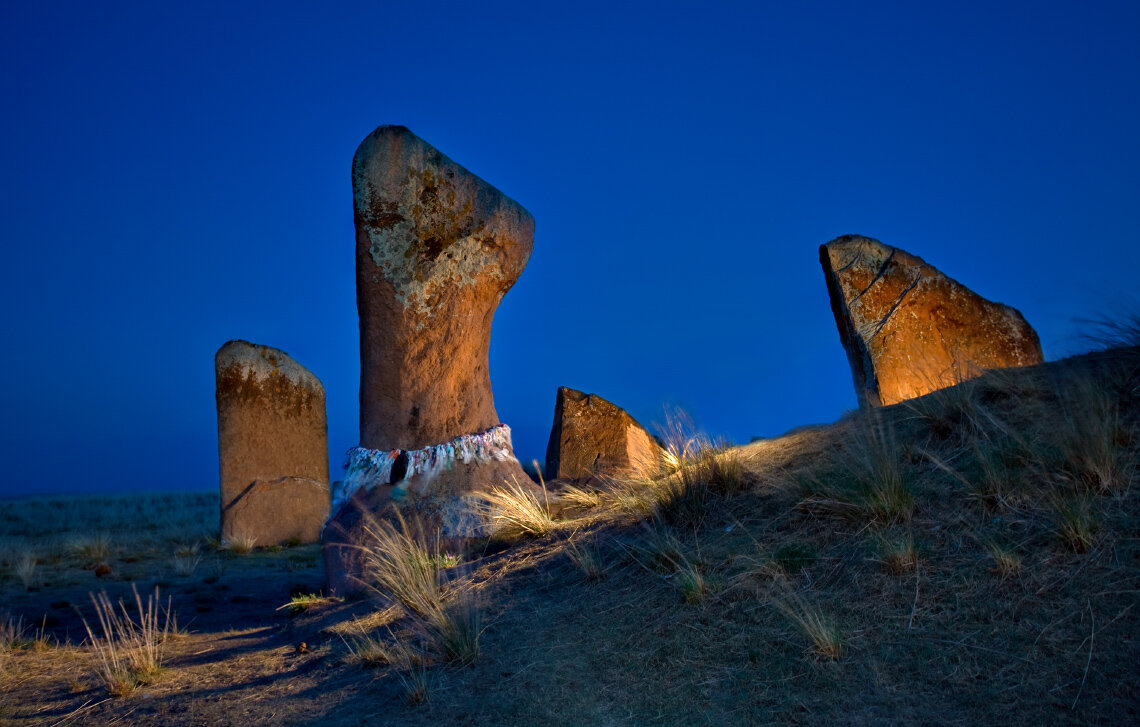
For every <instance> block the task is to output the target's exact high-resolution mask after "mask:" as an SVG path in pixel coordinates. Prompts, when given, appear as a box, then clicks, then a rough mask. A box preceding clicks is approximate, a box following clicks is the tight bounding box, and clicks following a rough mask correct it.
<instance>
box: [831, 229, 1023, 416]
mask: <svg viewBox="0 0 1140 727" xmlns="http://www.w3.org/2000/svg"><path fill="white" fill-rule="evenodd" d="M819 258H820V262H821V264H822V265H823V273H824V277H825V279H826V281H827V292H828V294H829V295H830V297H831V310H832V312H833V313H834V314H835V323H836V325H837V327H838V328H839V338H840V340H841V341H842V343H843V348H844V349H845V350H846V352H847V360H848V362H849V363H850V365H851V374H852V376H853V378H854V380H855V390H856V393H857V394H858V396H859V401H860V404H862V405H869V406H880V405H884V406H885V405H888V404H894V403H897V402H900V401H905V400H907V399H912V398H914V397H916V396H921V395H923V394H927V393H929V392H931V391H935V390H937V389H941V388H944V387H946V386H952V385H954V384H957V383H960V382H961V381H964V380H965V379H968V378H971V377H973V376H976V375H978V374H979V373H981V371H982V370H984V369H991V368H1004V367H1008V366H1029V365H1031V364H1037V363H1041V362H1042V361H1043V356H1042V354H1041V343H1040V341H1039V340H1038V338H1037V334H1036V333H1035V332H1034V330H1033V329H1032V328H1031V327H1030V326H1029V324H1028V323H1026V321H1025V318H1024V317H1022V315H1021V313H1019V312H1018V311H1016V310H1015V309H1013V308H1011V307H1009V306H1007V305H1003V304H1001V303H993V302H991V301H988V300H986V299H985V298H983V297H981V296H980V295H978V294H976V293H974V292H973V291H971V290H970V289H969V288H967V287H965V286H964V285H962V284H961V283H959V282H957V281H956V280H953V279H951V278H949V277H947V276H945V275H943V274H942V273H940V272H939V271H938V270H936V269H935V268H934V267H933V266H931V265H929V264H928V263H926V262H925V261H924V260H923V259H922V258H920V257H916V256H914V255H911V254H910V253H907V252H905V251H903V250H900V249H898V248H895V247H890V246H889V245H884V244H883V243H881V242H879V241H878V240H873V239H871V238H868V237H861V236H858V235H845V236H843V237H839V238H836V239H834V240H832V241H831V242H829V243H827V244H826V245H822V246H820V248H819Z"/></svg>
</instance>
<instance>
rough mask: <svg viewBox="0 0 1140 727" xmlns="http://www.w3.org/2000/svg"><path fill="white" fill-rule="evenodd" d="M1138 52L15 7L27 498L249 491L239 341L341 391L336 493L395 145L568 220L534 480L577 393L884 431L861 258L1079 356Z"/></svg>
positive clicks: (832, 30)
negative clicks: (843, 275)
mask: <svg viewBox="0 0 1140 727" xmlns="http://www.w3.org/2000/svg"><path fill="white" fill-rule="evenodd" d="M1138 38H1140V4H1137V3H1136V2H1120V3H1097V2H1073V3H1056V2H1053V3H1048V2H1047V3H1042V2H1039V1H1038V2H1024V3H1022V2H1018V3H1012V2H1011V3H997V4H995V3H993V2H984V3H982V2H978V3H917V2H898V3H873V2H872V3H867V2H860V3H853V2H842V3H840V2H835V3H818V2H803V3H748V4H744V3H740V4H735V3H715V2H713V3H709V2H702V3H695V2H694V3H660V2H652V3H649V2H647V3H642V4H640V7H635V6H634V4H632V3H614V2H608V3H598V4H593V3H583V2H578V3H560V4H557V5H555V4H551V5H550V6H549V7H543V4H541V3H536V2H533V1H532V2H519V3H513V4H504V3H494V2H467V3H461V4H454V5H453V4H447V3H434V2H406V3H370V4H364V3H361V4H355V5H349V4H343V3H330V7H321V8H318V7H316V4H314V3H303V4H302V3H288V2H274V3H272V4H266V5H264V6H263V7H260V8H256V7H254V6H253V4H252V3H234V2H226V3H202V2H194V3H184V4H183V3H179V4H174V3H165V2H159V3H154V2H149V3H144V2H138V3H119V2H99V3H90V2H83V3H56V2H35V3H31V2H28V3H15V2H9V3H4V5H3V7H2V8H0V93H2V97H3V99H4V112H3V114H2V115H0V154H2V167H0V168H2V169H3V175H2V185H3V187H2V190H0V226H2V227H0V235H2V239H3V250H4V262H5V267H6V269H7V270H8V273H7V275H8V278H7V280H6V281H5V284H4V285H3V286H0V307H2V309H3V311H4V313H3V319H2V321H3V329H2V335H3V339H2V340H3V341H4V355H3V357H2V358H0V360H2V363H0V366H2V369H0V374H2V376H3V381H5V382H6V383H5V385H4V392H3V395H2V396H3V416H2V417H0V422H2V424H0V426H2V427H3V430H2V431H0V436H2V438H0V441H2V443H3V444H2V445H0V446H2V450H0V454H2V456H3V461H4V471H5V475H6V478H5V480H3V481H2V482H0V494H31V493H49V492H72V491H85V492H93V491H123V490H160V489H208V488H215V487H217V482H218V468H217V467H218V465H217V423H216V414H215V408H214V371H213V356H214V352H215V351H216V350H217V349H218V347H219V346H220V345H221V344H222V343H224V342H225V341H227V340H229V339H231V338H245V339H248V340H251V341H254V342H257V343H262V344H267V345H271V346H275V347H278V348H281V349H283V350H285V351H287V352H288V353H289V354H291V355H292V356H294V357H295V358H296V359H297V360H298V361H300V362H301V363H302V364H304V365H305V366H307V367H309V368H310V369H311V370H312V371H313V372H314V373H315V374H316V375H317V376H318V377H320V378H321V380H322V381H323V382H324V384H325V387H326V390H327V393H328V407H329V411H328V414H329V430H330V432H329V433H330V449H331V450H332V459H331V464H332V476H333V478H334V479H336V478H338V477H339V476H340V475H341V472H342V470H341V469H340V464H341V462H342V461H343V452H344V451H345V450H346V449H347V448H348V447H350V446H352V445H354V444H356V442H357V436H358V414H357V409H358V406H357V394H358V386H359V335H358V329H357V316H356V299H355V289H354V285H355V275H354V267H353V265H354V263H353V260H354V258H353V249H354V234H353V222H352V197H351V180H350V174H349V171H350V164H351V160H352V155H353V152H354V151H355V149H356V146H357V145H358V144H359V143H360V141H361V140H362V139H363V138H364V137H365V136H366V135H367V134H368V133H369V132H370V131H371V130H372V129H373V128H375V127H376V126H378V125H379V124H382V123H396V124H404V125H407V126H408V127H410V128H411V129H412V130H413V131H414V132H415V133H416V134H418V135H419V136H421V137H423V138H424V139H426V140H427V141H428V142H429V143H431V144H433V145H434V146H436V147H437V148H439V149H440V150H441V151H443V152H444V153H445V154H447V155H448V156H450V157H451V158H452V159H454V160H455V161H457V162H458V163H460V164H462V165H464V166H465V167H467V168H468V169H470V170H471V171H473V172H475V173H476V174H478V175H479V176H481V177H483V178H484V179H486V180H487V181H489V182H490V183H491V184H494V185H495V186H497V187H498V188H499V189H501V190H502V191H503V192H505V193H506V194H507V195H509V196H511V197H513V198H514V199H516V200H518V201H519V202H520V203H521V204H522V205H523V206H524V207H526V208H527V209H528V210H529V211H530V212H531V213H532V214H533V215H534V217H535V220H536V239H535V246H534V253H533V255H532V257H531V260H530V264H529V266H528V267H527V269H526V270H525V271H524V273H523V275H522V277H521V278H520V279H519V281H518V283H517V284H516V286H515V288H514V289H513V290H512V291H511V292H510V293H509V294H508V295H507V297H506V299H505V300H504V302H503V304H502V305H501V306H500V308H499V310H498V314H497V315H496V317H495V327H494V334H493V337H492V345H491V375H492V380H493V382H494V387H495V401H496V405H497V409H498V412H499V415H500V417H501V418H502V420H503V421H504V422H506V423H508V424H510V425H511V426H512V428H513V429H514V435H515V444H516V450H517V453H518V455H519V457H520V459H524V460H527V459H530V458H540V459H541V458H542V456H543V454H544V451H545V446H546V439H547V437H548V435H549V431H550V424H551V417H552V414H553V405H554V393H555V389H556V387H557V386H559V385H567V386H572V387H574V388H578V389H583V390H586V391H590V392H595V393H598V394H600V395H602V396H604V397H606V398H608V399H610V400H611V401H614V402H615V403H617V404H619V405H621V406H623V407H625V408H626V409H628V410H629V411H630V412H631V413H632V414H633V415H634V416H635V417H637V418H638V419H639V420H641V421H642V422H643V423H645V424H647V425H649V424H652V423H653V422H655V421H660V420H661V419H662V407H663V405H665V404H669V405H675V406H680V407H682V408H684V409H686V410H688V411H689V412H690V413H691V414H692V416H693V417H694V419H695V420H696V421H697V422H698V424H699V425H700V426H701V427H703V428H704V429H705V430H707V431H708V432H710V433H711V434H714V435H724V436H726V437H728V438H729V439H732V440H735V441H737V442H746V441H748V440H749V438H751V437H753V436H757V435H764V436H771V435H776V434H779V433H781V432H783V431H785V430H787V429H789V428H792V427H794V426H797V425H801V424H806V423H813V422H821V421H830V420H833V419H835V418H836V417H838V416H839V415H840V414H841V413H843V412H844V411H845V410H847V409H850V408H852V407H854V406H855V396H854V390H853V387H852V384H851V377H850V374H849V372H848V368H847V361H846V358H845V356H844V353H843V349H842V347H841V346H840V343H839V336H838V334H837V333H836V330H835V323H834V320H833V318H832V315H831V311H830V308H829V306H828V300H827V293H826V290H825V288H824V282H823V276H822V273H821V272H820V268H819V262H818V253H817V248H818V246H819V245H820V244H821V243H824V242H827V241H828V240H830V239H832V238H834V237H836V236H838V235H841V234H844V233H858V234H864V235H868V236H871V237H876V238H878V239H880V240H882V241H883V242H886V243H887V244H891V245H896V246H899V247H902V248H904V249H906V250H908V251H910V252H912V253H914V254H917V255H920V256H922V257H924V258H926V259H927V260H928V261H929V262H931V263H932V264H934V265H935V266H937V267H938V268H940V269H941V270H942V271H943V272H945V273H947V274H949V275H951V276H952V277H955V278H957V279H958V280H960V281H961V282H963V283H965V284H966V285H967V286H969V287H971V288H972V289H974V290H976V291H977V292H979V293H981V294H982V295H984V296H986V297H988V298H990V299H992V300H998V301H1002V302H1004V303H1008V304H1010V305H1013V306H1014V307H1016V308H1018V309H1019V310H1021V311H1022V313H1024V314H1025V316H1026V318H1027V319H1028V320H1029V322H1030V323H1031V324H1032V325H1034V326H1035V327H1036V329H1037V331H1038V332H1039V334H1040V336H1041V339H1042V342H1043V344H1044V346H1045V353H1046V356H1047V357H1048V358H1051V359H1052V358H1057V357H1059V356H1062V355H1066V354H1068V353H1072V352H1075V351H1077V350H1079V347H1080V344H1079V342H1078V341H1077V340H1076V339H1077V335H1078V333H1079V332H1080V325H1079V324H1077V323H1076V322H1074V319H1077V318H1081V317H1090V316H1096V315H1098V314H1102V313H1107V312H1111V311H1112V310H1114V306H1119V305H1120V304H1121V302H1122V301H1127V300H1128V299H1129V297H1130V296H1132V295H1133V293H1134V291H1135V290H1136V286H1135V282H1134V280H1135V276H1136V271H1137V270H1138V269H1140V245H1138V244H1137V243H1138V242H1140V239H1138V234H1137V229H1140V220H1137V211H1138V210H1140V204H1138V201H1140V134H1138V133H1137V128H1138V121H1137V119H1138V118H1140V84H1138V76H1140V42H1138ZM1117 309H1118V308H1117Z"/></svg>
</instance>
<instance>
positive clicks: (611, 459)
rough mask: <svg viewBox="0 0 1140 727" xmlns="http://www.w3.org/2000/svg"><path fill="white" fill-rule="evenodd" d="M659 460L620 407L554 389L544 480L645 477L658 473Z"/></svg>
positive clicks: (648, 438) (654, 446)
mask: <svg viewBox="0 0 1140 727" xmlns="http://www.w3.org/2000/svg"><path fill="white" fill-rule="evenodd" d="M662 454H663V450H662V448H661V446H660V445H659V444H658V442H657V440H656V438H655V437H653V436H652V435H651V434H650V433H649V432H647V431H645V428H644V427H642V426H641V425H640V424H638V423H637V420H636V419H634V418H633V417H631V416H630V415H629V414H628V413H627V412H626V411H625V410H624V409H622V408H621V407H619V406H617V405H615V404H612V403H610V402H608V401H606V400H605V399H603V398H602V397H600V396H598V395H597V394H586V393H583V392H581V391H577V390H575V389H570V388H567V387H565V386H561V387H559V388H558V394H557V395H556V396H555V399H554V426H553V427H552V428H551V430H550V442H549V443H548V444H547V446H546V477H547V479H550V480H553V479H564V480H584V479H592V478H594V477H596V476H597V475H603V476H616V477H649V476H652V475H654V474H655V473H657V471H658V470H659V469H660V467H661V457H662Z"/></svg>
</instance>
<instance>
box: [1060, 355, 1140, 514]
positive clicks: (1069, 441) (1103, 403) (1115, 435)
mask: <svg viewBox="0 0 1140 727" xmlns="http://www.w3.org/2000/svg"><path fill="white" fill-rule="evenodd" d="M1059 398H1060V403H1061V409H1062V412H1063V414H1062V416H1061V421H1060V426H1059V427H1057V447H1058V449H1059V450H1060V458H1061V461H1062V462H1063V466H1064V468H1065V469H1066V471H1067V472H1068V473H1069V475H1070V477H1071V478H1072V479H1073V480H1074V481H1075V482H1076V483H1077V484H1078V485H1079V486H1081V487H1084V488H1086V489H1088V490H1090V491H1092V492H1095V493H1097V494H1102V495H1103V494H1109V493H1113V492H1119V491H1121V490H1123V489H1125V488H1126V487H1127V486H1128V485H1129V484H1130V480H1131V476H1132V472H1131V467H1130V464H1131V463H1130V461H1129V460H1128V459H1127V458H1126V457H1125V456H1124V455H1123V453H1124V450H1125V448H1126V447H1127V446H1128V445H1129V444H1131V442H1132V433H1131V432H1130V431H1129V430H1128V428H1127V427H1125V426H1124V421H1123V419H1122V417H1121V413H1120V405H1119V402H1118V400H1117V398H1116V396H1115V395H1114V394H1113V392H1112V391H1110V390H1108V388H1107V387H1105V386H1104V385H1102V384H1101V383H1100V382H1098V381H1097V380H1096V379H1095V378H1093V377H1092V376H1090V375H1084V376H1077V377H1074V378H1072V379H1071V380H1069V381H1068V382H1067V385H1066V386H1065V387H1064V388H1063V389H1062V391H1061V393H1060V397H1059Z"/></svg>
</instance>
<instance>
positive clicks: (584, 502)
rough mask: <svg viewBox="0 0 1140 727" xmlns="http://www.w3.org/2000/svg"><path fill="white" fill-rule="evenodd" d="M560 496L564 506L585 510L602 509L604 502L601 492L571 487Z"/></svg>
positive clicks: (565, 489)
mask: <svg viewBox="0 0 1140 727" xmlns="http://www.w3.org/2000/svg"><path fill="white" fill-rule="evenodd" d="M559 494H560V495H561V497H562V502H563V503H564V504H566V505H568V506H570V507H576V508H580V509H584V510H589V509H593V508H596V507H601V506H602V503H603V502H604V500H603V498H602V492H601V490H597V489H585V488H582V487H575V486H573V485H571V486H569V487H566V488H564V489H563V490H562V492H561V493H559Z"/></svg>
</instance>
